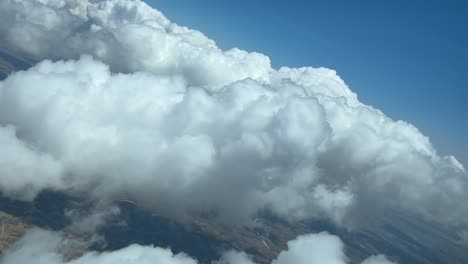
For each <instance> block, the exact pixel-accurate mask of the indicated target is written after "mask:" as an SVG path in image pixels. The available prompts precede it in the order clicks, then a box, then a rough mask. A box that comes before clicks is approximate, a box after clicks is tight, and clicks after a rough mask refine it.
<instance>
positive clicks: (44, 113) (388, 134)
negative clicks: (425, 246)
mask: <svg viewBox="0 0 468 264" xmlns="http://www.w3.org/2000/svg"><path fill="white" fill-rule="evenodd" d="M0 16H1V17H2V24H1V25H0V39H1V43H2V45H3V46H4V47H3V48H6V49H8V50H12V51H14V52H18V53H21V54H24V55H25V56H29V57H32V58H34V59H36V60H42V59H51V60H52V61H50V60H46V61H43V62H41V63H39V64H38V65H36V66H34V67H32V68H31V69H29V70H27V71H23V72H18V73H15V74H12V75H11V76H10V77H8V78H7V79H6V80H4V81H2V82H0V140H1V142H2V146H3V145H4V146H6V148H1V149H0V164H2V166H1V168H0V173H1V174H2V177H1V178H0V183H1V184H0V190H1V191H2V193H3V194H5V195H8V196H11V197H14V198H19V199H26V200H28V199H33V198H34V196H35V195H36V194H37V193H38V192H40V191H41V190H43V189H54V190H59V191H64V192H70V193H73V194H77V195H83V194H85V195H86V196H87V197H88V196H89V197H91V198H92V199H95V200H96V201H99V202H100V203H105V202H111V201H113V200H115V199H132V200H135V201H136V202H137V203H139V204H141V205H143V206H146V207H147V208H151V209H155V210H158V211H159V212H161V213H163V214H165V215H166V216H171V217H180V216H183V215H186V214H192V213H207V212H208V213H210V214H211V215H214V216H215V217H217V218H218V219H219V220H222V221H225V222H234V223H239V222H240V223H242V222H245V220H248V219H250V218H251V217H252V216H254V215H255V213H257V212H258V211H259V210H263V209H269V210H271V211H272V212H274V213H275V214H277V215H279V216H281V217H283V218H285V219H289V220H301V219H307V218H328V219H330V220H332V221H334V222H335V223H338V224H344V225H345V226H349V225H350V224H357V223H359V219H360V217H361V215H362V212H363V210H365V212H366V215H372V214H378V213H379V211H380V210H386V209H389V208H392V209H398V210H406V211H410V212H412V213H417V214H419V215H421V216H424V217H426V218H428V219H431V220H435V221H438V222H440V223H443V224H447V225H452V226H463V225H467V224H468V222H467V221H468V220H467V219H468V217H467V216H468V206H467V205H466V204H465V203H464V202H463V201H466V200H467V199H468V194H467V193H466V192H465V191H464V190H466V189H467V187H468V177H467V173H466V171H465V169H464V167H463V165H462V164H460V163H459V162H458V161H457V160H456V159H455V158H454V157H451V156H449V157H441V156H439V155H438V154H437V152H436V150H435V149H434V148H433V147H432V145H431V144H430V142H429V139H428V138H427V137H425V136H424V135H422V134H421V133H420V132H419V131H418V129H417V128H415V127H414V126H412V125H411V124H408V123H406V122H403V121H396V122H395V121H393V120H391V119H390V118H388V117H387V116H385V114H383V113H382V112H381V111H379V110H378V109H375V108H373V107H371V106H367V105H364V104H362V103H360V102H359V100H358V98H357V96H356V94H355V93H353V92H352V91H351V90H350V89H349V88H348V86H347V85H346V84H345V83H344V81H343V80H341V78H340V77H339V76H338V75H337V74H336V72H335V71H333V70H330V69H325V68H318V69H315V68H299V69H294V68H287V67H283V68H281V69H279V70H276V69H273V68H271V66H270V62H269V59H268V57H266V56H265V55H262V54H259V53H248V52H246V51H242V50H239V49H233V50H228V51H222V50H220V49H219V48H218V47H217V46H216V44H215V42H214V41H212V40H210V39H208V38H207V37H205V36H204V35H203V34H202V33H200V32H198V31H195V30H191V29H188V28H185V27H181V26H178V25H176V24H174V23H171V22H170V21H169V20H168V19H167V18H165V17H164V16H163V15H162V14H161V13H160V12H159V11H157V10H154V9H152V8H151V7H149V6H148V5H146V4H144V3H143V2H140V1H128V0H107V1H101V2H97V3H90V2H88V1H86V0H67V1H65V0H31V1H18V0H5V1H2V2H1V3H0ZM82 54H89V55H90V56H81V55H82ZM62 59H72V60H68V61H63V60H62Z"/></svg>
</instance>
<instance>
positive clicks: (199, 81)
mask: <svg viewBox="0 0 468 264" xmlns="http://www.w3.org/2000/svg"><path fill="white" fill-rule="evenodd" d="M0 16H1V17H2V21H3V22H4V23H2V25H0V40H1V43H3V46H6V47H7V48H8V49H9V50H14V51H15V52H19V53H21V54H26V55H28V56H30V57H32V58H35V59H37V60H41V59H77V58H79V57H80V56H81V55H82V54H90V55H93V56H94V57H96V58H98V59H100V60H102V61H104V62H105V63H106V64H109V65H110V66H111V68H112V69H113V71H118V72H134V71H151V72H154V73H158V74H173V73H178V74H181V75H184V76H185V77H186V78H187V80H188V81H189V83H190V85H197V86H204V87H207V88H209V87H212V86H219V85H223V84H227V83H230V82H233V81H237V80H241V79H245V78H253V79H256V80H264V81H266V79H267V78H268V71H269V70H270V60H269V58H268V57H266V56H264V55H262V54H259V53H248V52H245V51H243V50H239V49H231V50H228V51H222V50H220V49H219V48H218V47H217V46H216V44H215V42H214V41H212V40H210V39H208V38H207V37H206V36H204V35H203V34H202V33H201V32H199V31H195V30H191V29H188V28H186V27H180V26H178V25H176V24H174V23H171V22H170V21H169V20H168V19H167V18H166V17H164V16H163V15H162V14H161V13H160V12H159V11H157V10H155V9H153V8H151V7H150V6H148V5H147V4H145V3H144V2H141V1H128V0H109V1H100V2H98V3H95V4H92V3H89V2H88V1H87V0H71V1H70V0H67V1H66V0H41V1H39V0H34V1H16V0H5V1H2V3H0ZM32 43H34V44H33V45H31V44H32Z"/></svg>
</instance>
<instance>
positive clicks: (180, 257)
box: [0, 229, 393, 264]
mask: <svg viewBox="0 0 468 264" xmlns="http://www.w3.org/2000/svg"><path fill="white" fill-rule="evenodd" d="M79 246H80V242H78V241H74V240H71V239H67V238H64V237H63V234H61V233H56V232H51V231H46V230H42V229H32V230H30V231H28V232H27V234H26V235H25V236H24V237H23V238H21V240H19V241H18V242H17V243H16V244H15V245H14V246H13V247H12V248H11V249H10V250H9V251H7V252H6V254H5V255H4V256H1V257H0V262H1V263H3V264H13V263H14V264H26V263H30V262H31V260H32V259H34V261H35V262H34V263H36V264H65V263H68V264H106V263H112V264H118V263H125V264H132V263H135V264H136V263H138V264H145V263H148V264H149V263H164V264H196V263H198V261H197V260H195V259H193V258H192V257H190V256H187V255H185V254H184V253H179V254H173V253H172V251H171V250H170V249H163V248H158V247H153V246H140V245H130V246H128V247H125V248H122V249H119V250H115V251H110V252H100V253H99V252H82V254H80V256H78V257H76V258H74V259H71V260H68V261H67V260H65V259H64V256H66V255H67V254H70V252H77V249H79ZM216 263H218V264H255V262H253V261H252V260H251V259H250V258H249V256H248V255H247V254H245V253H243V252H236V251H228V252H226V253H225V254H224V255H223V256H222V258H221V259H220V260H219V261H218V262H216ZM289 263H297V264H302V263H327V264H346V263H347V261H346V256H345V253H344V250H343V243H342V242H341V240H340V239H339V238H338V237H337V236H333V235H330V234H328V233H319V234H309V235H303V236H300V237H298V238H296V239H295V240H293V241H290V242H289V243H288V249H287V250H286V251H283V252H281V253H280V254H279V256H278V258H277V259H275V260H273V262H271V264H289ZM392 263H393V262H390V261H388V260H387V259H386V258H385V257H384V256H381V255H379V256H371V257H369V258H367V259H366V260H364V262H362V264H392Z"/></svg>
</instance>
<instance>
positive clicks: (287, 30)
mask: <svg viewBox="0 0 468 264" xmlns="http://www.w3.org/2000/svg"><path fill="white" fill-rule="evenodd" d="M146 1H147V2H148V3H149V4H151V5H152V6H154V7H156V8H157V9H159V10H160V11H162V12H163V13H164V14H165V15H166V16H167V17H168V18H169V19H171V20H172V21H174V22H176V23H178V24H180V25H185V26H188V27H190V28H194V29H197V30H200V31H202V32H203V33H205V34H206V35H207V36H208V37H210V38H212V39H214V40H215V41H216V42H217V44H218V45H219V46H220V47H221V48H223V49H229V48H232V47H238V48H241V49H245V50H248V51H258V52H261V53H264V54H266V55H268V56H269V57H270V59H271V60H272V64H273V66H274V67H275V68H278V67H281V66H291V67H298V66H314V67H318V66H323V67H328V68H332V69H335V70H336V71H337V72H338V74H339V75H340V76H341V77H342V78H343V79H344V80H345V82H346V83H347V84H348V85H349V86H350V87H351V89H352V90H353V91H355V92H356V93H357V94H358V96H359V99H360V100H361V101H363V102H364V103H366V104H370V105H373V106H375V107H377V108H379V109H381V110H383V111H384V112H385V113H386V114H387V115H388V116H390V117H392V118H393V119H402V120H405V121H408V122H410V123H412V124H414V125H415V126H416V127H418V128H419V129H420V130H421V131H422V132H423V133H424V134H425V135H428V136H429V137H430V139H431V141H432V142H433V144H434V145H435V147H436V148H437V149H438V150H439V152H440V153H441V154H444V155H445V154H453V155H455V156H456V157H457V158H458V159H459V160H460V161H461V162H462V163H464V165H465V166H468V137H467V135H468V117H467V116H468V105H467V101H468V15H466V14H467V13H468V1H419V0H415V1H404V0H397V1H366V0H361V1H334V0H332V1H299V0H290V1H276V0H270V1H252V0H239V1H228V0H219V1H218V0H197V1H194V0H146Z"/></svg>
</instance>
